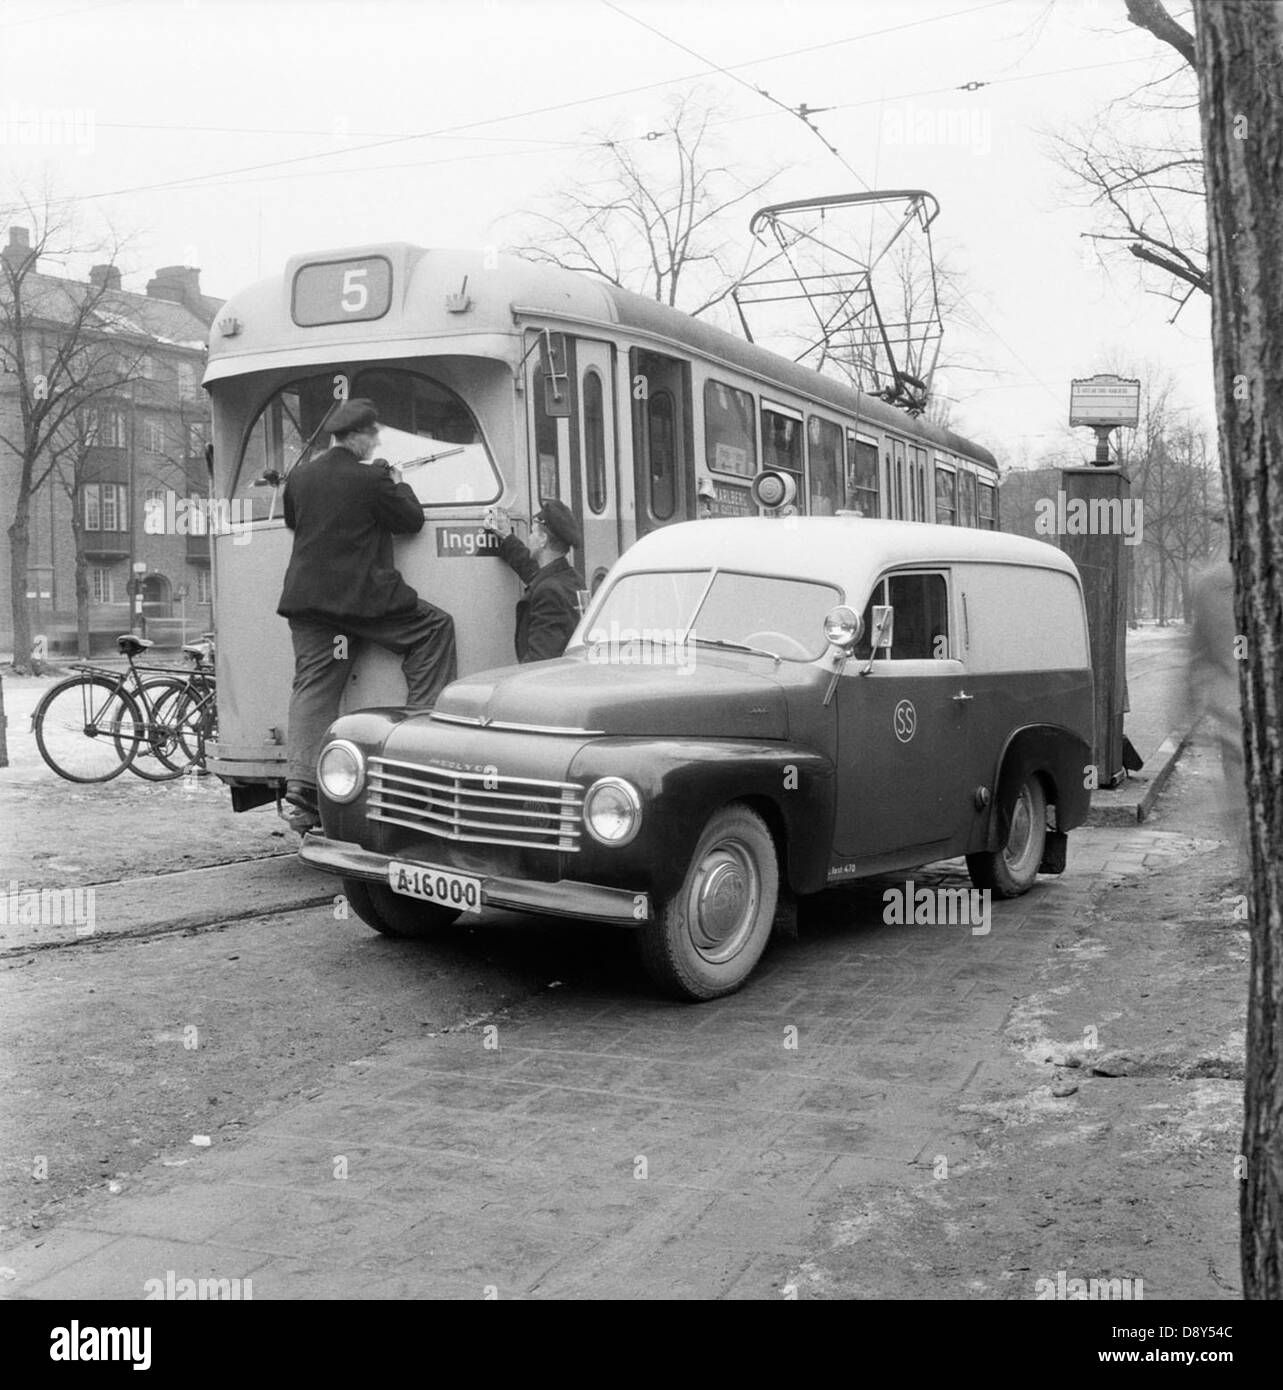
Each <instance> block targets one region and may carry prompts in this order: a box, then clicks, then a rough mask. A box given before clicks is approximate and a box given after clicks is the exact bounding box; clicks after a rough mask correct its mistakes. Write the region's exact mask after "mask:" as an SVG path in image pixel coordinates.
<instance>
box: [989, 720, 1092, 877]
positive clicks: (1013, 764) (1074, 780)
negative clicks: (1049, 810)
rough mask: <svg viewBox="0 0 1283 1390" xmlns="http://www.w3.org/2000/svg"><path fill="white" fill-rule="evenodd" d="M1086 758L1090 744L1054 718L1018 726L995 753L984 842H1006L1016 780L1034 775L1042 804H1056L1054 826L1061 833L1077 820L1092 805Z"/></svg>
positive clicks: (995, 844) (1017, 785)
mask: <svg viewBox="0 0 1283 1390" xmlns="http://www.w3.org/2000/svg"><path fill="white" fill-rule="evenodd" d="M1091 761H1092V750H1091V745H1090V744H1089V743H1087V742H1086V740H1085V739H1083V738H1082V736H1081V735H1079V734H1076V733H1074V732H1073V730H1071V729H1066V728H1062V727H1060V726H1058V725H1053V724H1031V725H1027V726H1026V727H1025V728H1023V729H1017V730H1016V731H1015V733H1013V734H1012V735H1011V737H1010V738H1009V739H1008V740H1007V743H1006V746H1005V747H1004V748H1003V750H1002V754H1001V756H1000V757H999V759H998V769H997V776H996V777H995V779H994V798H993V803H992V806H991V808H990V812H989V825H988V828H987V832H986V836H985V848H986V849H989V850H996V849H997V848H998V847H999V845H1004V844H1006V842H1007V835H1008V832H1009V831H1010V829H1011V814H1010V811H1011V804H1012V801H1013V800H1014V798H1015V795H1016V792H1017V791H1018V790H1019V788H1020V786H1021V784H1022V783H1024V782H1025V781H1026V780H1027V779H1028V778H1029V777H1031V776H1035V775H1036V776H1039V777H1041V778H1042V781H1043V785H1044V787H1045V789H1046V792H1047V804H1048V805H1049V806H1055V808H1056V832H1057V833H1058V834H1061V835H1063V834H1064V833H1065V832H1066V831H1068V830H1072V829H1073V828H1074V827H1075V826H1078V825H1081V824H1082V823H1083V821H1085V820H1086V819H1087V812H1088V809H1089V808H1090V806H1091V792H1090V791H1089V790H1088V787H1087V785H1086V783H1087V781H1088V768H1089V767H1090V765H1091Z"/></svg>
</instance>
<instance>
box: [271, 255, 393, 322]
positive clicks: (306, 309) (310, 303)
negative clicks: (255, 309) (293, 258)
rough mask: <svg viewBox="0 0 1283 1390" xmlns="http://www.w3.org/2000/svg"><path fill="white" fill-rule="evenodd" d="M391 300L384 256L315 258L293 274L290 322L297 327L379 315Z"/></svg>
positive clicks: (388, 263) (389, 270) (389, 269)
mask: <svg viewBox="0 0 1283 1390" xmlns="http://www.w3.org/2000/svg"><path fill="white" fill-rule="evenodd" d="M391 303H392V262H391V261H389V260H388V259H387V257H386V256H364V257H362V258H360V259H359V260H352V261H317V262H315V263H313V264H312V265H305V266H303V267H301V268H300V269H299V271H298V272H297V274H296V275H295V276H294V303H293V305H292V306H291V308H292V313H293V315H294V322H295V323H296V324H298V326H299V327H300V328H317V327H319V326H320V325H321V324H326V323H355V322H359V321H361V320H363V319H381V318H382V317H383V315H384V314H386V313H387V311H388V307H389V306H390V305H391Z"/></svg>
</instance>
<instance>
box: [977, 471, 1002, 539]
mask: <svg viewBox="0 0 1283 1390" xmlns="http://www.w3.org/2000/svg"><path fill="white" fill-rule="evenodd" d="M976 500H977V510H978V511H979V525H980V528H981V530H983V531H996V530H997V529H998V489H997V488H996V487H994V486H993V485H992V484H990V483H982V482H977V483H976Z"/></svg>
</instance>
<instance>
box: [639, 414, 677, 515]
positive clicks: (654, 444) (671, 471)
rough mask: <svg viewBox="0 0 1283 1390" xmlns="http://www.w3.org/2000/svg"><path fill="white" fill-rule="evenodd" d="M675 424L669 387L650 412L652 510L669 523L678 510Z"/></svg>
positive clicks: (647, 435) (648, 437) (647, 425)
mask: <svg viewBox="0 0 1283 1390" xmlns="http://www.w3.org/2000/svg"><path fill="white" fill-rule="evenodd" d="M675 420H676V411H675V410H674V408H673V393H672V392H671V391H669V390H668V389H667V388H666V387H661V388H660V389H659V390H658V391H654V392H652V393H651V397H650V401H649V402H648V404H647V408H646V440H647V454H648V462H649V469H648V472H649V475H650V510H651V515H652V516H654V517H655V519H656V520H657V521H668V520H669V519H670V518H671V517H672V515H673V513H674V512H675V511H676V510H677V449H676V444H675V440H674V438H673V429H674V425H675Z"/></svg>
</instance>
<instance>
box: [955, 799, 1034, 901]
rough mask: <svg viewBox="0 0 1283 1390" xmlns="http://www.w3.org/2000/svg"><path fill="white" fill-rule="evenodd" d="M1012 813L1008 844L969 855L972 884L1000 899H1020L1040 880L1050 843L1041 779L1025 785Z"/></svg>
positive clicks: (1015, 800)
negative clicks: (1044, 849) (1039, 868)
mask: <svg viewBox="0 0 1283 1390" xmlns="http://www.w3.org/2000/svg"><path fill="white" fill-rule="evenodd" d="M1009 813H1010V822H1009V825H1008V829H1007V843H1006V844H1005V845H1003V846H1002V847H1001V848H999V849H996V850H993V851H992V852H987V853H984V854H969V855H967V869H968V871H969V872H970V874H971V881H972V883H974V884H975V885H976V887H977V888H987V889H989V890H990V891H991V892H992V893H993V894H994V896H995V897H999V898H1018V897H1019V896H1020V895H1021V894H1022V893H1027V892H1028V891H1029V889H1030V888H1032V887H1033V885H1034V880H1035V879H1036V878H1037V877H1038V865H1039V864H1041V863H1042V856H1043V848H1044V846H1045V844H1046V841H1047V795H1046V793H1045V792H1044V791H1043V789H1042V783H1041V782H1040V781H1039V780H1038V778H1037V777H1029V778H1027V779H1026V780H1025V781H1024V783H1023V784H1022V785H1021V787H1020V789H1019V791H1017V793H1016V795H1015V797H1014V799H1013V800H1012V802H1011V806H1010V808H1009Z"/></svg>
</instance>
